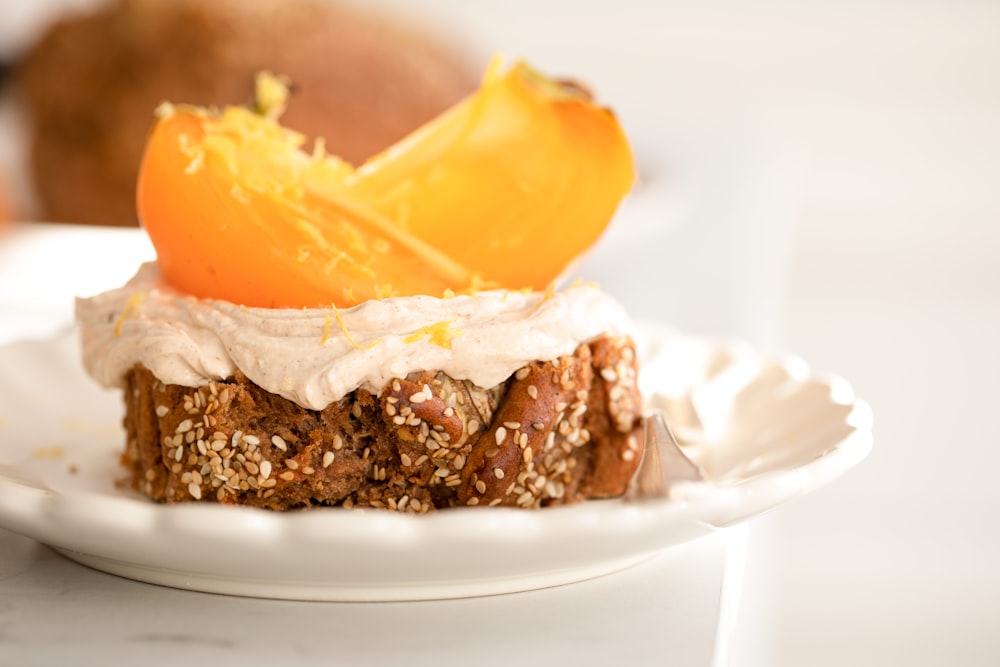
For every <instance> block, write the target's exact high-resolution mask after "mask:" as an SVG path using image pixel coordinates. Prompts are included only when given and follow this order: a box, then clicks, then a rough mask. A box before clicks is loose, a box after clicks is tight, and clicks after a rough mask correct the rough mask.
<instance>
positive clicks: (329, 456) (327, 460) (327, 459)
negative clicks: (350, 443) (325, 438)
mask: <svg viewBox="0 0 1000 667" xmlns="http://www.w3.org/2000/svg"><path fill="white" fill-rule="evenodd" d="M333 458H334V454H333V452H330V451H328V452H326V453H325V454H323V467H324V468H329V467H330V464H331V463H333Z"/></svg>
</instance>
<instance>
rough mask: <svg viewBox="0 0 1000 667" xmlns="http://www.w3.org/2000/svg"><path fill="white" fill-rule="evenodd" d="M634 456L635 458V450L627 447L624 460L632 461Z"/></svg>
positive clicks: (623, 454)
mask: <svg viewBox="0 0 1000 667" xmlns="http://www.w3.org/2000/svg"><path fill="white" fill-rule="evenodd" d="M634 458H635V452H634V451H632V450H631V449H626V450H625V451H624V452H622V461H631V460H632V459H634Z"/></svg>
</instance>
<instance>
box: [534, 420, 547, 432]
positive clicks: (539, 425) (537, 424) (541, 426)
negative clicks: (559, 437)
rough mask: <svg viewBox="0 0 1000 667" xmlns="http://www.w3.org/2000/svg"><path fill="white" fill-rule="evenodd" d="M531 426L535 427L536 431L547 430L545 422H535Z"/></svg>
mask: <svg viewBox="0 0 1000 667" xmlns="http://www.w3.org/2000/svg"><path fill="white" fill-rule="evenodd" d="M531 428H533V429H535V430H536V431H544V430H545V424H543V423H542V422H534V423H533V424H532V425H531Z"/></svg>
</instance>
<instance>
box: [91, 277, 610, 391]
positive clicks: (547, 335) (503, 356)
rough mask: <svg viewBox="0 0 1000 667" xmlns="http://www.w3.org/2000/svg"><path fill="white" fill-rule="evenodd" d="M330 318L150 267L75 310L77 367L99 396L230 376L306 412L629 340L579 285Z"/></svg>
mask: <svg viewBox="0 0 1000 667" xmlns="http://www.w3.org/2000/svg"><path fill="white" fill-rule="evenodd" d="M339 314H340V317H341V319H342V321H343V328H342V327H341V326H340V325H339V324H338V322H337V320H336V313H335V312H334V311H332V310H324V309H303V310H293V309H265V308H246V307H243V306H238V305H234V304H232V303H228V302H225V301H214V300H204V299H196V298H194V297H191V296H187V295H184V294H181V293H179V292H177V291H175V290H173V289H172V288H170V287H169V286H167V285H166V284H165V283H164V282H163V279H162V277H161V274H160V271H159V268H158V267H157V265H156V264H155V263H149V264H145V265H143V266H142V268H141V269H140V270H139V272H138V273H137V274H136V276H135V277H134V278H133V279H132V280H130V281H129V282H128V283H127V284H126V285H125V286H124V287H122V288H120V289H115V290H111V291H109V292H105V293H103V294H99V295H97V296H94V297H91V298H80V299H77V302H76V318H77V321H78V322H79V324H80V326H81V329H82V332H83V362H84V366H85V367H86V369H87V372H88V373H90V375H91V376H93V377H94V379H95V380H97V381H98V382H99V383H101V384H102V385H104V386H107V387H121V386H122V385H123V382H124V378H125V374H126V372H127V371H128V370H129V369H130V368H132V366H134V365H135V364H136V363H141V364H143V365H144V366H146V367H147V368H148V369H149V370H151V371H152V372H153V374H154V375H155V376H156V377H157V378H159V379H160V380H161V381H162V382H165V383H167V384H180V385H184V386H189V387H197V386H202V385H205V384H207V383H208V382H209V381H210V380H212V379H224V378H227V377H230V376H232V375H233V373H234V372H235V371H236V369H239V370H240V371H242V372H243V373H244V374H245V375H246V376H247V377H248V378H249V379H250V380H252V381H253V382H254V383H256V384H258V385H259V386H261V387H263V388H264V389H266V390H268V391H269V392H271V393H274V394H279V395H281V396H284V397H285V398H288V399H290V400H292V401H294V402H296V403H298V404H299V405H301V406H303V407H306V408H310V409H314V410H319V409H322V408H324V407H326V406H327V405H329V404H330V403H332V402H334V401H336V400H339V399H340V398H342V397H343V396H345V395H346V394H348V393H349V392H351V391H353V390H355V389H357V388H359V387H363V388H365V389H367V390H369V391H372V392H373V393H378V392H379V391H381V389H382V388H383V387H384V386H385V384H386V383H387V382H388V381H389V380H391V379H392V378H395V377H403V376H405V375H407V374H408V373H410V372H413V371H418V370H428V369H441V370H443V371H444V372H445V373H447V374H448V375H450V376H452V377H454V378H459V379H468V380H471V381H472V382H474V383H476V384H477V385H480V386H482V387H491V386H493V385H496V384H499V383H500V382H503V381H504V380H505V379H506V378H507V377H509V376H510V374H511V373H513V372H514V371H516V370H517V369H518V368H520V367H521V366H523V365H525V364H526V363H528V362H530V361H532V360H550V359H555V358H556V357H559V356H561V355H564V354H569V353H571V352H572V351H573V350H575V349H576V347H577V346H578V345H580V344H581V343H583V342H587V341H589V340H592V339H594V338H596V337H598V336H599V335H601V334H604V333H607V334H610V335H612V336H617V335H622V334H625V333H628V319H627V317H626V315H625V312H624V310H623V309H622V307H621V306H620V305H619V304H618V303H617V302H616V301H614V300H613V299H611V297H609V296H608V295H606V294H605V293H603V292H601V291H600V290H599V289H597V288H596V287H592V286H588V285H583V286H575V287H570V288H567V289H565V290H562V291H559V292H556V293H555V294H552V295H549V296H548V297H547V298H546V297H545V296H543V295H541V294H539V293H531V294H524V293H521V292H509V291H504V290H496V291H488V292H480V293H477V294H475V295H473V296H454V297H451V298H447V299H446V298H435V297H429V296H412V297H400V298H393V299H383V300H378V301H368V302H365V303H362V304H360V305H358V306H355V307H354V308H351V309H348V310H341V311H339ZM442 322H447V323H449V324H448V325H447V328H448V329H449V330H450V331H451V332H452V333H453V335H452V337H451V340H450V344H451V348H450V349H448V348H447V347H445V346H443V345H440V344H437V343H435V342H432V341H431V340H430V339H429V337H428V336H426V335H420V336H413V334H415V333H417V332H419V331H420V330H421V329H425V328H427V327H430V326H432V325H436V324H440V323H442ZM345 330H346V332H347V334H348V335H349V336H350V339H351V340H353V343H352V342H351V340H348V337H347V335H345V333H344V331H345ZM408 337H410V338H411V341H410V342H407V341H406V339H407V338H408ZM413 338H416V340H414V339H413Z"/></svg>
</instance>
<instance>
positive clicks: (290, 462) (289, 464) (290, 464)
mask: <svg viewBox="0 0 1000 667" xmlns="http://www.w3.org/2000/svg"><path fill="white" fill-rule="evenodd" d="M285 467H286V468H289V469H290V470H298V469H299V462H298V461H296V460H295V459H285Z"/></svg>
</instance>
